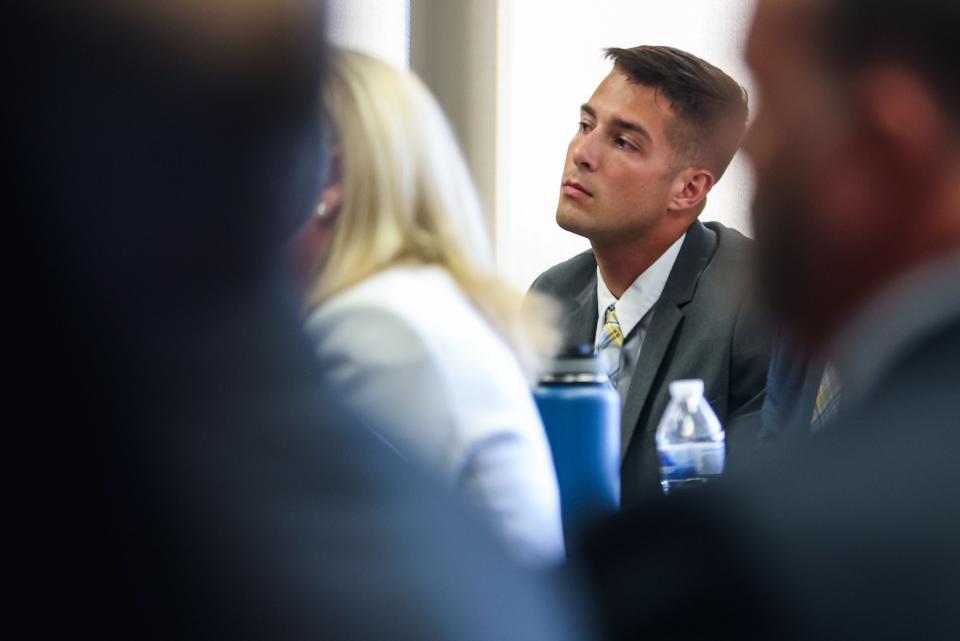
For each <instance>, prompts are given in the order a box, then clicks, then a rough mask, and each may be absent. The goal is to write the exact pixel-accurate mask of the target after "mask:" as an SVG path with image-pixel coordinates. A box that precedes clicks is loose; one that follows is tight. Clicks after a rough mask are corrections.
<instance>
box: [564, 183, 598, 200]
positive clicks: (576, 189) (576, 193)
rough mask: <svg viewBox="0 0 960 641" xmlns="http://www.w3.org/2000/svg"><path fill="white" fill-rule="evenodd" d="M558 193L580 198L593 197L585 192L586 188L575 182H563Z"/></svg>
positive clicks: (588, 192)
mask: <svg viewBox="0 0 960 641" xmlns="http://www.w3.org/2000/svg"><path fill="white" fill-rule="evenodd" d="M560 191H561V192H563V193H564V195H567V196H573V197H582V196H593V194H592V193H591V192H590V191H588V190H587V188H586V187H584V186H583V185H581V184H580V183H578V182H577V181H576V180H565V181H564V182H563V187H561V188H560Z"/></svg>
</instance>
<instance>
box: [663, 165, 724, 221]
mask: <svg viewBox="0 0 960 641" xmlns="http://www.w3.org/2000/svg"><path fill="white" fill-rule="evenodd" d="M716 182H717V179H716V178H714V176H713V172H711V171H710V170H709V169H704V168H703V167H690V168H688V169H684V170H683V171H681V172H680V173H679V174H677V177H676V179H675V182H674V191H673V197H672V198H671V199H670V203H669V204H668V205H667V210H668V211H684V210H688V209H697V208H699V207H700V205H701V204H702V203H703V200H704V199H705V198H706V197H707V194H708V193H709V192H710V190H711V189H713V185H714V184H715V183H716Z"/></svg>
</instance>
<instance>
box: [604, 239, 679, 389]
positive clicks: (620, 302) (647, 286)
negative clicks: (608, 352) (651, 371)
mask: <svg viewBox="0 0 960 641" xmlns="http://www.w3.org/2000/svg"><path fill="white" fill-rule="evenodd" d="M686 237H687V235H686V234H684V235H683V236H681V237H680V238H679V239H678V240H677V241H676V242H675V243H673V244H672V245H670V247H668V248H667V251H665V252H663V254H661V255H660V258H658V259H657V260H655V261H654V263H653V264H652V265H650V267H648V268H647V269H646V270H645V271H644V272H643V273H642V274H640V275H639V276H637V279H636V280H635V281H633V283H632V284H631V285H630V287H628V288H627V291H625V292H623V295H622V296H621V297H620V298H619V299H617V297H616V296H614V295H613V294H612V293H610V290H609V289H608V288H607V284H606V283H604V282H603V275H602V274H601V273H600V268H599V267H597V332H596V338H595V343H594V345H595V347H596V348H599V346H600V344H601V341H602V340H603V337H604V334H605V332H604V329H603V321H604V313H605V312H606V310H607V308H608V307H609V306H610V305H611V304H612V303H616V306H615V309H616V312H617V320H618V321H619V323H620V331H622V332H623V336H624V342H623V347H622V348H621V350H620V369H619V373H618V375H617V391H618V392H620V399H621V402H622V401H623V399H625V398H626V396H627V390H629V389H630V381H631V380H633V371H634V369H635V368H636V364H637V359H638V357H639V356H640V349H641V348H642V347H643V340H644V338H646V335H647V328H648V327H649V326H650V321H651V319H652V318H653V306H654V305H656V303H657V301H658V300H659V299H660V295H661V294H662V293H663V288H664V287H665V286H666V284H667V279H668V278H669V277H670V272H671V271H672V270H673V264H674V263H675V262H676V261H677V255H678V254H679V253H680V247H681V246H682V245H683V241H684V239H685V238H686Z"/></svg>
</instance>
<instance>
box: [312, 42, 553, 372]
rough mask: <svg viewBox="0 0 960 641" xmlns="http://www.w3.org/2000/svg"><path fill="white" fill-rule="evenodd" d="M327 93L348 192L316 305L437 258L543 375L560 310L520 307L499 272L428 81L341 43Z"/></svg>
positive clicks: (524, 362) (541, 304) (318, 280)
mask: <svg viewBox="0 0 960 641" xmlns="http://www.w3.org/2000/svg"><path fill="white" fill-rule="evenodd" d="M323 97H324V105H325V108H326V111H327V115H328V116H329V118H330V119H331V121H332V124H333V129H334V132H335V136H336V138H337V142H338V144H339V146H340V149H341V154H342V155H341V162H342V177H343V188H344V198H343V205H342V208H341V210H340V213H339V215H338V216H337V219H336V221H335V222H334V223H333V229H332V232H331V234H332V238H331V240H330V248H329V253H328V255H327V257H326V260H325V261H324V263H323V266H322V267H321V268H320V269H319V270H318V273H317V274H316V275H315V278H314V284H313V286H312V288H311V289H310V291H309V294H308V298H307V305H308V307H315V306H318V305H321V304H322V303H323V302H324V301H325V300H327V299H328V298H330V297H331V296H333V295H334V294H336V293H337V292H339V291H342V290H344V289H346V288H348V287H350V286H352V285H355V284H357V283H359V282H360V281H363V280H364V279H366V278H369V277H370V276H372V275H374V274H376V273H377V272H379V271H382V270H384V269H386V268H388V267H391V266H393V265H396V264H398V263H419V264H426V265H437V266H439V267H442V268H443V269H444V270H446V271H447V272H448V273H449V274H450V276H451V277H452V278H453V280H454V281H455V282H456V284H457V285H458V286H459V287H460V289H461V290H462V291H463V293H464V294H465V295H466V296H467V298H468V299H469V300H470V301H471V303H472V304H473V305H474V307H475V308H476V309H477V310H478V311H479V312H480V313H481V314H482V315H483V316H484V317H485V318H486V319H487V321H488V322H489V323H490V325H491V326H492V327H493V329H494V330H495V331H496V332H497V333H498V334H500V336H501V337H502V338H503V339H505V340H506V342H507V343H508V344H509V345H510V346H511V347H512V349H513V351H514V353H515V354H516V356H517V358H518V360H519V362H520V364H521V366H522V367H523V368H524V370H525V371H526V373H527V374H528V376H531V377H532V376H535V375H536V374H537V372H538V370H539V369H540V367H541V366H542V365H543V363H544V360H545V358H546V357H547V356H549V355H552V352H553V351H554V349H555V348H556V347H557V345H558V338H559V334H558V332H557V331H556V329H555V324H554V322H553V321H554V318H555V313H554V312H553V310H552V307H551V306H550V305H549V304H547V303H546V302H545V301H543V300H539V299H537V300H533V301H531V300H528V301H527V303H526V304H523V305H521V303H522V300H523V299H522V296H521V295H520V294H519V293H518V292H515V291H513V290H512V289H510V288H509V287H507V286H506V285H505V284H504V283H503V282H502V281H501V280H500V279H499V278H497V276H496V275H495V272H494V263H493V253H492V249H491V245H490V240H489V238H488V236H487V230H486V227H485V225H484V222H483V216H482V211H481V207H480V203H479V200H478V198H477V194H476V190H475V189H474V186H473V181H472V180H471V178H470V173H469V171H468V169H467V165H466V162H465V161H464V159H463V156H462V155H461V153H460V150H459V148H458V146H457V144H456V142H455V138H454V134H453V132H452V130H451V129H450V126H449V124H448V123H447V120H446V118H445V117H444V115H443V112H442V110H441V109H440V106H439V105H438V104H437V102H436V100H435V99H434V98H433V96H432V95H431V94H430V92H429V90H428V89H427V88H426V86H425V85H424V84H423V83H422V82H421V81H420V79H419V78H417V77H416V76H415V75H413V74H411V73H407V72H403V71H400V70H397V69H394V68H393V67H391V66H389V65H387V64H386V63H384V62H381V61H379V60H377V59H375V58H372V57H370V56H367V55H364V54H361V53H357V52H354V51H348V50H336V51H334V52H333V55H332V56H331V61H330V66H329V68H328V77H327V84H326V86H325V87H324V91H323ZM534 315H535V316H536V317H535V318H534Z"/></svg>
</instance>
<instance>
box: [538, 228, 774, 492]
mask: <svg viewBox="0 0 960 641" xmlns="http://www.w3.org/2000/svg"><path fill="white" fill-rule="evenodd" d="M750 244H751V241H750V240H748V239H747V238H745V237H744V236H743V235H742V234H740V233H739V232H737V231H734V230H732V229H728V228H727V227H724V226H723V225H721V224H719V223H707V224H702V223H700V222H694V224H693V225H692V226H691V227H690V229H689V230H688V231H687V237H686V239H685V240H684V243H683V246H682V247H681V249H680V253H679V255H678V256H677V260H676V263H675V264H674V267H673V270H672V271H671V272H670V277H669V278H668V280H667V283H666V286H665V288H664V290H663V294H662V295H661V296H660V300H659V301H657V303H656V305H655V306H654V311H653V319H652V322H651V324H650V327H649V329H648V331H647V335H646V338H645V339H644V342H643V346H642V348H641V351H640V357H639V360H638V362H637V366H636V371H635V372H634V374H633V380H632V381H631V384H630V389H629V391H628V392H627V397H626V399H624V404H623V421H622V431H621V438H622V447H623V462H622V467H621V481H622V504H623V505H624V506H628V505H631V504H633V503H635V502H636V501H637V500H638V499H639V498H640V497H641V496H643V495H644V494H648V493H650V492H658V491H659V465H658V462H657V455H656V446H655V443H654V437H655V432H656V429H657V423H658V422H659V420H660V417H661V415H662V414H663V412H664V410H665V409H666V406H667V403H668V401H669V398H670V394H669V389H668V388H669V384H670V383H671V382H672V381H674V380H677V379H684V378H700V379H703V381H704V384H705V395H706V398H707V400H708V401H709V402H710V405H711V406H712V407H713V409H714V411H715V412H716V413H717V416H718V417H719V418H720V421H721V422H722V423H723V425H724V426H725V428H726V430H727V439H728V445H729V447H728V449H729V452H730V453H729V455H728V463H729V464H735V462H736V460H737V459H738V457H739V456H741V455H746V453H747V451H748V450H750V449H752V447H753V442H754V439H755V435H756V429H757V428H758V426H759V411H760V408H761V406H762V404H763V397H764V389H765V386H766V376H767V367H768V362H769V358H770V346H771V336H772V332H771V331H770V328H769V326H768V325H767V324H766V323H765V322H764V320H763V319H762V318H761V315H760V314H759V313H758V312H757V311H756V309H755V308H754V306H753V305H751V303H750V300H749V298H748V297H747V296H746V295H745V291H746V290H747V289H748V288H747V287H746V286H745V285H746V281H747V276H748V271H749V268H750ZM531 289H532V290H535V291H538V292H541V293H544V294H547V295H549V296H551V297H553V298H555V299H556V300H558V301H559V302H560V303H561V305H562V308H563V312H562V314H563V316H562V329H563V332H564V339H565V342H566V343H567V344H568V345H571V346H572V345H580V344H584V343H589V344H591V345H592V344H593V342H594V338H595V334H596V327H597V263H596V259H595V258H594V256H593V252H592V251H586V252H584V253H582V254H579V255H578V256H575V257H573V258H571V259H570V260H568V261H566V262H565V263H561V264H559V265H557V266H555V267H552V268H551V269H549V270H547V271H546V272H544V273H543V274H542V275H541V276H540V277H539V278H537V280H536V281H534V283H533V285H532V286H531Z"/></svg>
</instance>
